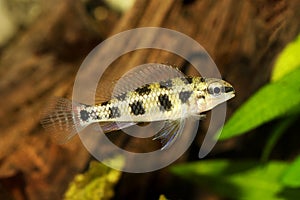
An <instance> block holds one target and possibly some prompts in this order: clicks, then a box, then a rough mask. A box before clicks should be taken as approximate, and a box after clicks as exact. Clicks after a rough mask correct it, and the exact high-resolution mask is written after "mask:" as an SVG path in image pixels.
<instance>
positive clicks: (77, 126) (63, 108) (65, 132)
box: [40, 98, 86, 144]
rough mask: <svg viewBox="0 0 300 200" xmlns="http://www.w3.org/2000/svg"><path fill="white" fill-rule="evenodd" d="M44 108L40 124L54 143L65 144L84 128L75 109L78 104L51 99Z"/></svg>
mask: <svg viewBox="0 0 300 200" xmlns="http://www.w3.org/2000/svg"><path fill="white" fill-rule="evenodd" d="M45 106H46V107H47V109H45V111H44V112H43V116H42V117H43V118H42V119H41V121H40V122H41V124H42V126H43V127H44V128H45V129H46V130H47V131H48V132H50V134H51V137H52V138H53V139H54V140H55V141H56V142H58V143H60V144H62V143H65V142H67V141H68V140H69V139H70V138H72V137H73V136H74V135H76V134H77V133H78V132H79V131H81V130H82V129H83V128H85V126H86V125H82V124H81V123H80V120H79V119H80V118H79V116H78V115H79V114H78V113H79V112H78V110H77V109H76V108H78V106H80V104H78V103H74V102H72V101H70V100H68V99H64V98H53V99H51V101H50V102H49V103H47V105H45Z"/></svg>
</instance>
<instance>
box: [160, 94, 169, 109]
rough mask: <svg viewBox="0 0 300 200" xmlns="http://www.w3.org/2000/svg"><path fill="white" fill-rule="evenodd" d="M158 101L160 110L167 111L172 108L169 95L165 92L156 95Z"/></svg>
mask: <svg viewBox="0 0 300 200" xmlns="http://www.w3.org/2000/svg"><path fill="white" fill-rule="evenodd" d="M158 101H159V103H160V110H162V111H169V110H171V108H172V103H171V101H170V99H169V96H168V95H166V94H161V95H159V96H158Z"/></svg>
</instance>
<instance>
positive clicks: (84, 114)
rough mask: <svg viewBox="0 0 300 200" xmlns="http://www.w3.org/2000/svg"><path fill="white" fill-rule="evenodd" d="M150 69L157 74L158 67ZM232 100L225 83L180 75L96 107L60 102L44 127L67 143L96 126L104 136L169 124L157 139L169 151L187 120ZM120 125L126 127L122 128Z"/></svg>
mask: <svg viewBox="0 0 300 200" xmlns="http://www.w3.org/2000/svg"><path fill="white" fill-rule="evenodd" d="M161 67H162V68H164V69H167V70H166V71H168V70H174V69H172V67H170V66H167V65H160V67H159V68H158V70H160V69H161ZM150 68H151V69H152V70H155V69H153V68H155V65H154V66H150ZM131 75H132V74H131ZM133 75H139V73H134V74H133ZM125 82H126V79H125ZM232 97H234V89H233V87H232V86H231V85H230V84H229V83H227V82H226V81H223V80H221V79H215V78H203V77H187V76H184V75H180V76H179V75H176V76H175V77H172V78H168V79H163V80H160V81H157V80H156V81H154V82H149V83H145V84H138V87H133V89H131V90H120V92H117V93H116V94H114V95H113V97H112V98H111V99H110V100H109V101H105V102H102V103H100V104H96V105H86V104H81V103H72V102H70V101H68V100H66V99H60V100H58V101H56V103H55V104H56V105H55V106H54V109H53V111H51V112H50V113H48V114H47V115H46V117H45V118H44V119H43V120H42V124H43V125H44V126H45V127H46V128H47V129H52V130H54V131H56V132H61V131H63V132H64V133H63V134H60V135H61V136H63V137H62V141H66V140H68V139H69V138H70V137H71V136H73V135H74V134H76V133H77V132H78V131H80V130H82V129H84V128H85V127H86V126H88V125H90V124H92V123H100V124H101V123H102V124H105V125H103V126H102V127H103V130H104V132H110V131H113V130H118V129H119V128H122V127H123V128H125V127H128V126H130V125H132V124H137V123H139V122H153V121H167V122H168V123H167V125H166V127H165V128H163V129H162V132H160V133H158V134H157V135H156V137H155V139H163V140H164V141H166V142H165V143H164V147H163V148H165V147H169V146H170V145H171V143H173V142H174V141H175V140H176V138H177V136H178V135H180V131H181V128H182V124H183V123H184V122H183V120H184V119H186V118H188V117H198V118H201V116H203V115H202V114H201V113H203V112H205V111H208V110H210V109H212V108H213V107H215V106H216V105H218V104H220V103H223V102H225V101H227V100H229V99H231V98H232ZM116 122H119V123H122V124H123V125H121V127H118V126H116ZM174 136H176V137H174Z"/></svg>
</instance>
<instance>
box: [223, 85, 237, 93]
mask: <svg viewBox="0 0 300 200" xmlns="http://www.w3.org/2000/svg"><path fill="white" fill-rule="evenodd" d="M231 92H232V93H234V92H235V91H234V88H233V87H228V86H226V87H225V93H231Z"/></svg>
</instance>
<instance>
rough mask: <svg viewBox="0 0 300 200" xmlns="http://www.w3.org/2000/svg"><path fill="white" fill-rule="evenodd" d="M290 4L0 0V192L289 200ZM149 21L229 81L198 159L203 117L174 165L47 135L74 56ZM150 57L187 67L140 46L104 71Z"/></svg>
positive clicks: (299, 48) (267, 0) (123, 141)
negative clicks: (178, 36)
mask: <svg viewBox="0 0 300 200" xmlns="http://www.w3.org/2000/svg"><path fill="white" fill-rule="evenodd" d="M299 10H300V2H299V1H288V0H251V1H250V0H242V1H234V0H221V1H210V0H178V1H175V0H165V1H156V0H150V1H146V0H128V1H120V0H75V1H74V0H52V1H43V0H0V77H1V78H0V94H1V98H0V106H1V109H0V127H1V131H0V199H8V200H10V199H11V200H13V199H16V200H27V199H30V200H31V199H51V200H55V199H165V198H167V199H209V200H212V199H216V200H218V199H261V198H265V199H298V198H299V196H300V189H299V187H300V183H299V181H300V177H299V175H298V176H297V174H300V164H299V163H300V161H299V160H298V159H297V156H298V155H299V153H300V148H299V141H300V140H299V139H300V138H299V137H300V136H299V126H298V125H297V124H298V123H299V116H300V115H299V113H300V112H299V110H300V109H299V108H300V100H299V99H300V97H299V93H300V88H299V87H300V84H299V80H300V76H298V75H299V70H297V69H299V67H298V66H299V65H300V61H299V58H298V56H299V52H300V45H299V39H298V40H297V35H298V34H299V30H300V23H299V19H300V12H299ZM148 26H154V27H164V28H169V29H172V30H175V31H179V32H182V33H184V34H186V35H188V36H189V37H191V38H193V39H194V40H196V41H197V42H199V43H200V44H201V45H202V46H203V47H204V48H205V49H206V50H207V52H208V53H209V54H210V56H211V57H212V58H213V60H214V61H215V63H216V65H217V66H218V68H219V70H220V72H221V75H222V77H223V78H224V79H225V80H227V81H228V82H230V83H232V85H233V86H234V88H235V90H236V97H235V98H234V99H232V100H230V101H229V102H228V104H227V105H228V107H227V118H228V119H230V118H231V117H232V121H231V122H229V123H228V125H226V126H225V127H224V136H223V138H222V137H221V138H222V140H221V141H219V142H218V143H217V145H216V146H215V147H214V149H213V150H212V152H210V154H209V155H208V156H207V157H205V158H204V159H202V160H199V158H198V152H199V148H200V146H201V144H202V141H203V138H204V137H205V134H204V133H205V130H206V129H207V126H208V124H209V120H206V121H204V122H201V123H200V127H199V131H198V134H197V136H196V139H195V141H194V142H193V144H192V145H191V147H190V148H189V149H188V151H187V152H185V153H184V154H183V155H182V156H181V157H180V158H179V159H178V160H177V161H176V162H175V163H173V164H172V165H171V166H169V167H166V168H164V169H161V170H158V171H155V172H149V173H142V174H131V173H121V172H118V171H114V170H112V169H109V168H108V167H105V166H103V165H101V164H99V163H97V162H95V161H94V159H93V157H91V155H90V154H89V153H88V152H87V150H86V149H85V148H84V146H83V145H82V143H81V142H80V140H79V138H78V137H76V138H74V139H73V140H71V141H70V142H69V143H67V144H64V145H58V144H56V143H54V142H53V141H52V140H51V139H50V137H49V135H47V134H46V132H45V131H44V129H43V128H42V127H41V125H40V124H39V120H40V112H41V110H43V109H44V108H45V107H47V100H48V99H49V98H51V97H52V96H60V97H66V98H71V96H72V87H73V83H74V80H75V75H76V72H77V70H78V69H79V67H80V64H81V63H82V61H83V60H84V58H85V57H86V56H87V54H88V53H89V52H90V51H91V50H92V49H93V48H94V47H95V46H97V45H98V44H99V43H100V42H102V41H104V40H105V39H107V38H108V37H109V36H112V35H114V34H116V33H119V32H122V31H125V30H129V29H132V28H137V27H148ZM169 40H170V42H172V39H169ZM295 41H296V42H295ZM291 42H294V43H292V45H294V46H290V47H291V48H290V51H288V50H287V51H286V53H285V54H284V53H282V52H285V50H284V49H285V47H287V46H289V45H291ZM280 55H282V56H281V57H280ZM279 59H281V60H279ZM153 61H155V62H157V63H169V64H172V65H175V66H178V67H179V68H180V69H181V70H182V71H183V72H184V73H185V74H189V75H195V69H194V68H193V67H192V66H190V65H189V64H188V63H186V62H185V61H184V60H183V59H181V58H179V57H178V56H176V55H173V54H171V53H168V52H163V51H158V50H151V49H148V50H140V51H135V52H131V53H129V54H128V55H124V56H122V57H120V58H119V59H118V60H116V61H115V62H114V63H113V64H112V66H111V68H110V71H108V72H107V74H108V75H107V76H104V79H106V78H107V80H103V81H108V82H109V81H110V80H111V76H109V74H111V75H112V76H114V77H121V76H122V74H124V73H125V72H126V71H128V70H129V69H131V68H133V67H134V66H137V65H139V64H144V63H148V62H153ZM282 63H283V64H282ZM295 63H296V64H295ZM285 64H286V65H285ZM290 66H294V67H290ZM275 68H276V70H277V71H276V70H275ZM290 68H291V69H290ZM292 68H293V69H292ZM285 69H288V70H285ZM292 70H295V71H293V73H288V72H282V71H289V72H291V71H292ZM278 71H279V72H278ZM275 72H276V73H275ZM274 74H275V75H274ZM278 74H279V75H278ZM278 77H280V78H278ZM298 77H299V78H298ZM257 93H259V94H257ZM264 95H265V96H264ZM251 99H252V100H253V99H254V100H253V101H252V102H250V103H248V107H247V105H245V106H244V103H245V102H249V101H250V100H251ZM269 100H270V101H269ZM241 106H242V107H243V106H244V107H243V108H241ZM271 106H273V107H272V108H273V109H270V107H271ZM249 107H250V108H249ZM240 108H241V109H240ZM277 111H278V112H277ZM235 113H236V115H235ZM267 113H268V114H267ZM251 114H252V115H251ZM234 115H235V116H236V117H235V116H234ZM208 116H209V113H208ZM208 118H209V117H208ZM247 125H248V126H249V127H247ZM112 139H113V140H115V142H116V143H117V144H118V145H119V146H121V147H122V148H125V149H126V148H127V149H133V150H136V151H139V149H138V148H139V147H144V149H143V151H147V149H148V150H149V149H151V148H152V147H148V146H147V145H146V146H145V145H143V143H141V141H140V140H137V139H135V138H129V139H128V137H126V136H124V135H121V136H120V135H118V133H113V135H112ZM136 144H138V145H136ZM289 166H292V167H290V168H289ZM298 172H299V173H298Z"/></svg>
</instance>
